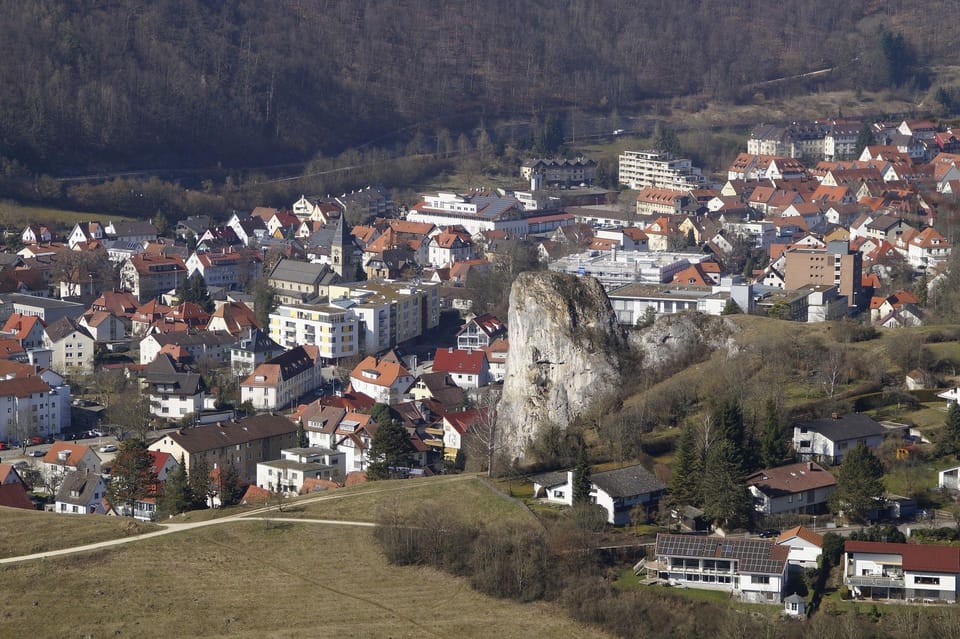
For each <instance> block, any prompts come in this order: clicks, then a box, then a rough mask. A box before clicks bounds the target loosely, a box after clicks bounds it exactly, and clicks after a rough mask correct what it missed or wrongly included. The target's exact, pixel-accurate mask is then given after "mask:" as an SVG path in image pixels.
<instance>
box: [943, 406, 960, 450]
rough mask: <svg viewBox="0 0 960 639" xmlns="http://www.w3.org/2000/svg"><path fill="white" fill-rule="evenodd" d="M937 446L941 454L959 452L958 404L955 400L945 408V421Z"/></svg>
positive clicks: (959, 422) (959, 416)
mask: <svg viewBox="0 0 960 639" xmlns="http://www.w3.org/2000/svg"><path fill="white" fill-rule="evenodd" d="M937 448H938V451H939V453H940V454H941V455H957V454H960V405H957V402H950V407H949V408H947V421H946V424H944V428H943V431H942V432H941V435H940V441H939V443H938V445H937Z"/></svg>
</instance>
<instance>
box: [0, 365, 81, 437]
mask: <svg viewBox="0 0 960 639" xmlns="http://www.w3.org/2000/svg"><path fill="white" fill-rule="evenodd" d="M44 377H46V378H47V379H50V381H51V382H53V383H54V384H55V385H53V386H51V384H49V383H47V381H46V380H45V379H44ZM44 377H41V376H40V375H37V374H33V373H31V374H29V375H24V376H16V377H14V376H13V375H12V374H10V373H6V374H5V375H4V376H3V378H2V379H0V441H11V440H18V439H20V438H21V437H23V436H24V434H27V435H28V436H32V435H42V436H44V437H49V436H52V435H57V434H59V433H60V432H61V431H62V430H63V429H64V428H65V427H68V426H69V425H70V386H69V384H64V383H63V379H62V378H59V376H58V375H56V374H55V373H53V372H52V371H50V372H48V373H45V374H44ZM54 378H59V380H55V379H54ZM57 381H59V384H57ZM24 429H26V430H24Z"/></svg>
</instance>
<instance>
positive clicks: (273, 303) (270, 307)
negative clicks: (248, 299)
mask: <svg viewBox="0 0 960 639" xmlns="http://www.w3.org/2000/svg"><path fill="white" fill-rule="evenodd" d="M276 308H277V291H276V289H275V288H273V287H272V286H270V285H269V284H268V283H267V278H266V276H264V277H261V278H259V279H258V280H257V282H256V284H254V286H253V310H254V313H256V315H257V324H259V325H260V328H262V329H263V330H267V329H268V328H269V327H270V313H272V312H273V311H274V310H276Z"/></svg>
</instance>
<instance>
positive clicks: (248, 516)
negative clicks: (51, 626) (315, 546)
mask: <svg viewBox="0 0 960 639" xmlns="http://www.w3.org/2000/svg"><path fill="white" fill-rule="evenodd" d="M469 479H474V475H454V476H452V477H445V478H443V479H438V480H435V481H433V482H431V483H430V485H436V484H439V483H443V484H446V483H451V482H456V481H465V480H469ZM407 481H409V482H412V483H411V484H403V485H400V486H394V487H392V488H379V489H374V490H365V491H363V492H352V493H346V494H337V493H335V492H334V493H332V494H322V495H318V496H316V497H310V498H307V499H301V500H297V501H295V502H290V503H289V504H283V507H284V508H288V507H290V508H292V507H299V506H304V505H307V504H314V503H317V502H321V501H331V500H334V499H349V498H350V497H353V496H356V495H372V494H378V493H390V492H397V491H401V490H416V488H417V487H418V486H420V485H426V484H418V483H416V482H417V480H416V479H411V480H407ZM279 508H280V506H279V505H274V506H264V507H262V508H255V509H253V510H248V511H244V512H239V513H236V514H234V515H227V516H226V517H219V518H217V519H208V520H205V521H193V522H186V523H164V524H160V525H161V526H163V528H162V529H161V530H155V531H153V532H148V533H143V534H141V535H133V536H131V537H121V538H119V539H109V540H107V541H99V542H96V543H93V544H85V545H83V546H73V547H70V548H61V549H59V550H48V551H46V552H38V553H33V554H30V555H20V556H17V557H7V558H5V559H0V565H3V564H14V563H20V562H24V561H33V560H36V559H48V558H53V557H63V556H65V555H73V554H77V553H81V552H90V551H93V550H101V549H103V548H111V547H114V546H120V545H123V544H130V543H133V542H136V541H143V540H145V539H152V538H154V537H162V536H163V535H170V534H173V533H178V532H184V531H187V530H194V529H196V528H204V527H207V526H219V525H221V524H229V523H234V522H237V521H244V520H252V521H263V520H269V521H288V522H301V523H311V524H320V525H328V526H362V527H367V528H370V527H373V526H375V525H376V524H374V523H372V522H369V521H345V520H336V519H307V518H303V519H301V518H297V517H264V516H263V515H265V514H267V513H270V512H273V511H275V510H278V509H279ZM281 514H282V513H281ZM64 516H68V515H64Z"/></svg>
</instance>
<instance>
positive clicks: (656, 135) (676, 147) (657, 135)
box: [653, 123, 681, 157]
mask: <svg viewBox="0 0 960 639" xmlns="http://www.w3.org/2000/svg"><path fill="white" fill-rule="evenodd" d="M653 148H654V149H656V150H657V151H663V152H666V153H669V154H670V155H672V156H674V157H677V156H679V155H680V151H681V150H680V140H679V139H677V133H676V131H674V130H673V129H671V128H670V127H665V126H661V125H660V124H659V123H658V124H657V125H656V126H655V127H654V129H653Z"/></svg>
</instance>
